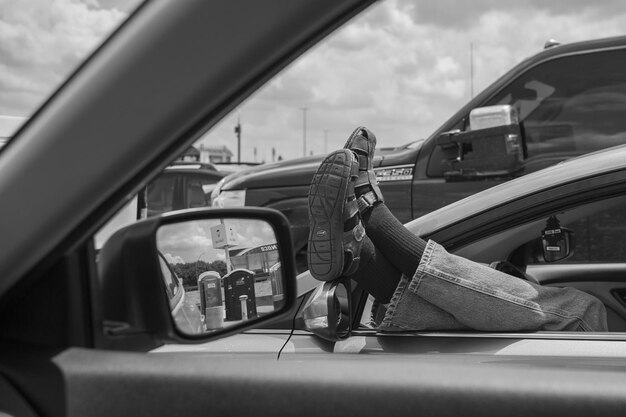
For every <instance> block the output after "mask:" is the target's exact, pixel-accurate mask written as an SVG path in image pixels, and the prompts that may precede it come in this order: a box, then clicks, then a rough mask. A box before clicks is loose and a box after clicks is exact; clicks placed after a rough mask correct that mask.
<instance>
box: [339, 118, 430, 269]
mask: <svg viewBox="0 0 626 417" xmlns="http://www.w3.org/2000/svg"><path fill="white" fill-rule="evenodd" d="M344 148H345V149H350V150H351V151H353V152H354V153H355V155H356V156H357V158H358V160H359V175H358V177H357V179H356V181H355V185H354V192H355V196H356V198H357V201H358V206H359V212H360V213H361V218H362V220H363V224H364V225H365V230H366V232H367V235H368V236H369V237H370V239H371V240H372V242H374V245H375V246H376V247H377V248H378V249H380V251H381V252H382V253H383V254H384V256H385V257H386V258H387V259H389V261H391V263H392V264H393V265H394V266H395V267H396V268H398V269H399V270H400V271H402V272H403V273H404V274H405V275H407V276H413V274H414V273H415V270H416V269H417V265H419V261H420V258H421V257H422V253H423V252H424V248H425V247H426V242H424V241H423V240H422V239H420V238H419V237H417V236H415V235H414V234H413V233H411V232H409V231H408V230H407V229H406V228H405V227H404V225H403V224H402V223H400V221H399V220H398V219H397V218H396V217H395V216H394V215H393V214H392V213H391V212H390V211H389V209H388V208H387V206H386V205H385V203H384V198H383V194H382V192H381V191H380V188H379V187H378V181H377V180H376V176H375V175H374V170H373V168H372V159H373V158H374V153H375V150H376V136H375V135H374V133H372V132H371V131H370V130H369V129H367V128H365V127H359V128H357V129H356V130H355V131H354V132H352V134H351V135H350V137H349V138H348V140H347V141H346V144H345V145H344Z"/></svg>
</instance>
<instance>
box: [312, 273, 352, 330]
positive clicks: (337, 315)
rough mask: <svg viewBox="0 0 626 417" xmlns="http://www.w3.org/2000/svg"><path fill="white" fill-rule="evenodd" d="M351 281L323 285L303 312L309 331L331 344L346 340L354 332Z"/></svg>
mask: <svg viewBox="0 0 626 417" xmlns="http://www.w3.org/2000/svg"><path fill="white" fill-rule="evenodd" d="M350 294H351V291H350V280H347V279H346V280H341V281H329V282H325V283H324V284H321V285H319V286H318V287H317V289H316V290H315V291H314V292H313V294H312V295H311V297H310V298H309V299H308V300H307V302H306V304H305V305H304V308H303V310H302V317H303V319H304V325H305V327H306V329H307V330H309V331H310V332H312V333H314V334H316V335H317V336H319V337H321V338H322V339H325V340H329V341H331V342H337V341H339V340H343V339H346V338H348V337H349V336H350V333H351V332H352V326H351V323H352V320H351V311H352V310H351V307H352V306H351V297H350Z"/></svg>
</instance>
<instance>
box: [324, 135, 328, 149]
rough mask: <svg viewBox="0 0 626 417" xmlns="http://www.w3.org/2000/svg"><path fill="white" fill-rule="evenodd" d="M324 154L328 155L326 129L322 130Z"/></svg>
mask: <svg viewBox="0 0 626 417" xmlns="http://www.w3.org/2000/svg"><path fill="white" fill-rule="evenodd" d="M324 154H328V129H324Z"/></svg>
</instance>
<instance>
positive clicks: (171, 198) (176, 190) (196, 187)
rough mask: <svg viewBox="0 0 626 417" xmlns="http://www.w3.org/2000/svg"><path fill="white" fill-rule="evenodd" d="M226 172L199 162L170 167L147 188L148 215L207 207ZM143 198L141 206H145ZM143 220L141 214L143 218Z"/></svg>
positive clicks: (177, 164) (176, 164)
mask: <svg viewBox="0 0 626 417" xmlns="http://www.w3.org/2000/svg"><path fill="white" fill-rule="evenodd" d="M226 175H227V172H224V171H218V170H217V169H216V168H215V166H214V165H212V164H206V163H200V162H176V163H173V164H172V165H170V166H168V167H167V168H165V170H163V172H162V173H161V174H160V175H159V176H158V177H157V178H156V179H155V180H153V181H152V182H151V183H150V184H149V185H148V187H147V188H146V193H145V201H146V204H145V207H146V208H147V216H148V217H149V216H155V215H157V214H161V213H165V212H167V211H172V210H182V209H186V208H198V207H208V206H210V205H211V192H212V191H213V189H214V188H215V185H216V184H217V182H218V181H220V180H221V179H222V178H224V176H226ZM141 197H142V196H141V195H140V202H139V206H140V207H142V203H141ZM140 217H141V215H140Z"/></svg>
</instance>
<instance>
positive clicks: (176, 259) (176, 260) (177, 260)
mask: <svg viewBox="0 0 626 417" xmlns="http://www.w3.org/2000/svg"><path fill="white" fill-rule="evenodd" d="M163 256H164V257H165V260H166V261H167V263H168V264H170V265H175V264H184V263H185V260H184V259H183V258H181V257H180V256H176V255H172V254H171V253H166V254H164V255H163Z"/></svg>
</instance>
